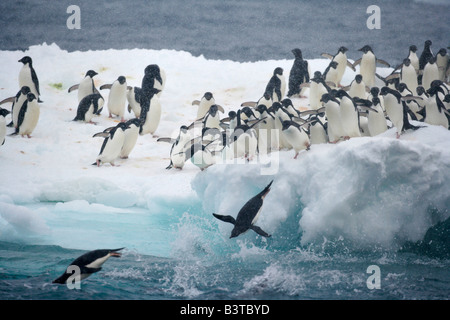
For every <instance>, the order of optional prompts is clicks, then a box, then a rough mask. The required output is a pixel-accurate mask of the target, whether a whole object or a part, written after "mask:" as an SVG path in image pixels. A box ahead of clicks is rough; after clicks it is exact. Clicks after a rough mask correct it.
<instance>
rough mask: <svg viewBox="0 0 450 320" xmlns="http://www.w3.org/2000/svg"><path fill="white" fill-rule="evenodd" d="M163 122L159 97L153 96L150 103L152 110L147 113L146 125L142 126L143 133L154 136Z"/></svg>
mask: <svg viewBox="0 0 450 320" xmlns="http://www.w3.org/2000/svg"><path fill="white" fill-rule="evenodd" d="M160 121H161V104H160V102H159V98H158V97H157V96H153V98H152V99H151V101H150V110H149V111H148V112H147V117H146V119H145V123H144V125H143V126H142V133H141V134H146V133H150V134H153V133H154V132H155V131H156V129H157V128H158V126H159V122H160Z"/></svg>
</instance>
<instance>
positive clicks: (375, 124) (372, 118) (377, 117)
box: [367, 105, 387, 137]
mask: <svg viewBox="0 0 450 320" xmlns="http://www.w3.org/2000/svg"><path fill="white" fill-rule="evenodd" d="M375 110H377V111H378V112H372V111H369V115H368V117H367V118H368V128H369V133H370V136H372V137H374V136H377V135H379V134H381V133H383V132H385V131H386V130H387V122H386V118H385V117H384V113H383V110H382V109H381V106H380V105H377V106H376V107H375Z"/></svg>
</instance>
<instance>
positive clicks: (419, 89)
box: [416, 86, 426, 96]
mask: <svg viewBox="0 0 450 320" xmlns="http://www.w3.org/2000/svg"><path fill="white" fill-rule="evenodd" d="M416 92H417V94H418V95H419V96H420V95H422V94H424V93H426V92H425V88H424V87H422V86H418V87H417V88H416Z"/></svg>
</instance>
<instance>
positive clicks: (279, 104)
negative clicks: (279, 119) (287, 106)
mask: <svg viewBox="0 0 450 320" xmlns="http://www.w3.org/2000/svg"><path fill="white" fill-rule="evenodd" d="M272 108H273V111H275V112H277V111H278V109H280V108H281V103H279V102H274V103H273V104H272Z"/></svg>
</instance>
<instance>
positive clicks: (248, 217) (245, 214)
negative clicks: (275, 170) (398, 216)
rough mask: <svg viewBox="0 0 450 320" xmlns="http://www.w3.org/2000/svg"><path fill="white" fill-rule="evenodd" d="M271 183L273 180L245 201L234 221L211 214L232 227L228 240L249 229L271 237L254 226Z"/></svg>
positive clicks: (232, 218) (231, 218) (230, 217)
mask: <svg viewBox="0 0 450 320" xmlns="http://www.w3.org/2000/svg"><path fill="white" fill-rule="evenodd" d="M272 182H273V180H272V181H271V182H270V183H269V184H268V185H267V186H266V187H265V188H264V190H262V191H261V192H260V193H258V194H257V195H256V196H254V197H253V198H251V199H250V200H249V201H247V203H246V204H245V205H244V206H243V207H242V208H241V210H239V212H238V214H237V217H236V219H235V218H234V217H232V216H224V215H220V214H216V213H213V216H214V217H216V218H217V219H219V220H222V221H224V222H228V223H231V224H233V225H234V228H233V230H231V235H230V238H234V237H237V236H239V235H240V234H242V233H244V232H246V231H248V230H250V229H251V230H253V231H255V232H256V233H257V234H259V235H261V236H263V237H270V236H271V235H270V234H268V233H267V232H265V231H264V230H262V229H261V228H260V227H258V226H256V225H255V223H256V221H257V220H258V217H259V214H260V213H261V209H262V206H263V203H264V199H265V197H266V196H267V194H268V193H269V191H270V187H271V185H272Z"/></svg>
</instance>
